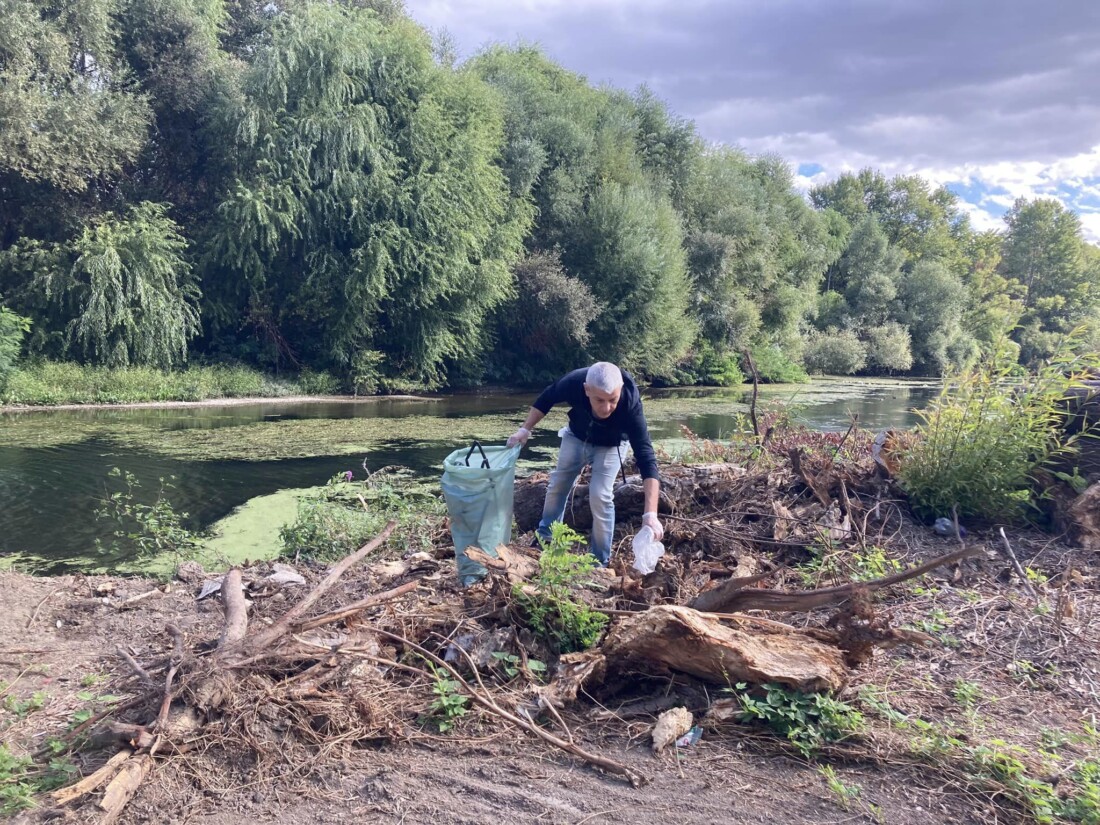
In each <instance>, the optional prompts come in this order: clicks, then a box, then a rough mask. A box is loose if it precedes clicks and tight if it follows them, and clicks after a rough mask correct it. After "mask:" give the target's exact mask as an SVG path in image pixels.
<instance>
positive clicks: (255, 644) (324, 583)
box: [247, 521, 397, 650]
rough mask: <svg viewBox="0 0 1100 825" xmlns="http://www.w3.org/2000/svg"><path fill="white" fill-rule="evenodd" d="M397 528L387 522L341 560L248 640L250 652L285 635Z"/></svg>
mask: <svg viewBox="0 0 1100 825" xmlns="http://www.w3.org/2000/svg"><path fill="white" fill-rule="evenodd" d="M396 526H397V522H396V521H391V522H389V523H388V524H387V525H386V527H385V529H383V530H382V532H381V533H379V534H378V535H377V536H375V537H374V538H373V539H371V540H370V541H369V542H367V543H366V544H364V545H363V546H362V547H360V548H359V549H358V550H356V551H355V552H354V553H352V554H351V555H350V556H347V557H346V558H344V559H342V560H341V561H340V563H339V564H337V565H336V566H335V567H333V568H332V569H331V570H329V572H328V575H327V576H325V578H324V579H322V580H321V582H320V584H318V585H317V586H316V587H315V588H313V590H311V591H310V592H309V593H307V594H306V597H305V598H304V599H302V600H301V601H300V602H298V604H296V605H294V607H292V608H291V609H290V610H288V611H287V612H286V613H285V614H284V615H283V617H282V618H281V619H279V621H277V622H276V623H275V624H273V625H272V626H271V627H269V628H267V629H266V630H261V631H260V632H259V633H257V634H256V635H255V636H253V637H252V638H251V639H249V640H248V642H247V644H248V647H249V649H250V650H255V649H257V648H262V647H267V646H268V645H269V644H271V643H272V642H273V641H275V640H276V639H278V638H279V637H281V636H284V635H286V634H287V633H288V632H289V631H290V628H291V626H292V625H294V624H296V623H297V622H298V620H299V619H300V618H301V616H302V615H303V614H304V613H305V612H306V611H307V610H309V608H311V607H312V606H313V605H314V604H316V602H317V600H318V599H320V598H321V597H322V596H323V595H325V593H326V592H327V591H328V589H329V588H330V587H332V586H333V585H334V584H336V582H337V581H338V580H339V579H340V577H341V576H343V575H344V573H346V572H347V571H348V568H350V567H352V566H353V565H356V564H358V563H359V562H361V561H362V560H363V559H365V558H366V557H367V556H369V555H370V554H371V553H373V552H374V551H375V550H376V549H377V548H378V547H379V546H381V545H382V543H383V542H385V541H386V539H388V538H389V537H390V533H392V532H393V530H394V528H395V527H396Z"/></svg>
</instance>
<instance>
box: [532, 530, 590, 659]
mask: <svg viewBox="0 0 1100 825" xmlns="http://www.w3.org/2000/svg"><path fill="white" fill-rule="evenodd" d="M585 543H586V542H585V540H584V537H582V536H581V535H580V534H579V533H577V532H576V531H574V530H573V529H572V528H570V527H567V526H566V525H564V524H562V523H560V522H555V523H554V524H553V525H551V527H550V541H549V542H546V543H544V544H543V547H542V554H541V555H540V556H539V572H538V574H537V575H536V576H535V578H534V580H533V581H532V582H531V583H532V584H533V585H534V593H533V594H528V593H525V592H524V590H523V589H522V587H520V586H519V585H517V586H516V587H515V588H514V589H513V591H512V595H513V598H515V600H516V604H517V605H518V606H519V608H520V610H521V612H522V613H523V616H524V618H525V620H526V622H527V624H528V626H530V628H531V629H532V630H534V631H535V632H536V633H538V634H539V635H540V636H542V637H543V638H544V639H546V640H547V641H548V642H550V643H551V644H553V645H555V646H556V647H557V648H558V650H559V651H560V652H562V653H569V652H573V651H577V650H585V649H587V648H589V647H591V646H592V645H594V644H595V643H596V642H597V641H599V638H600V635H601V634H602V633H603V630H604V627H605V626H606V625H607V616H605V615H604V614H603V613H598V612H596V611H595V610H592V609H591V608H590V607H588V605H586V604H584V603H583V602H581V601H579V600H578V599H577V598H576V596H575V595H574V591H575V590H576V589H578V588H580V587H583V586H584V585H585V584H587V583H588V582H589V580H590V579H591V574H592V571H593V569H595V567H596V564H597V562H596V560H595V559H594V558H593V557H592V556H591V555H590V554H589V553H580V554H578V553H573V552H572V549H573V547H574V546H576V545H580V546H583V545H584V544H585Z"/></svg>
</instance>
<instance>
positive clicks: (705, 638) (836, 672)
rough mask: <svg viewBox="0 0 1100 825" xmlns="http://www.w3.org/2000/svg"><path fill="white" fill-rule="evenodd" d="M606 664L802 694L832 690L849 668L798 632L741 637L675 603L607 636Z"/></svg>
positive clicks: (830, 651)
mask: <svg viewBox="0 0 1100 825" xmlns="http://www.w3.org/2000/svg"><path fill="white" fill-rule="evenodd" d="M600 652H601V653H602V654H603V656H604V657H606V659H607V662H608V665H610V666H615V667H618V666H619V665H620V664H625V663H627V662H629V661H639V660H641V661H646V662H656V663H659V664H661V665H664V666H665V667H667V668H669V669H670V670H674V671H678V672H681V673H687V674H690V675H692V676H695V677H697V678H699V679H704V680H706V681H708V682H714V683H716V684H728V683H729V682H731V681H733V682H736V681H746V682H753V683H755V684H762V683H765V682H776V683H778V684H781V685H785V686H787V687H790V688H793V689H795V690H801V691H836V690H839V689H840V688H841V687H843V686H844V684H845V682H846V681H847V678H848V669H847V667H846V666H845V663H844V655H843V653H842V652H841V651H840V650H838V649H837V648H835V647H833V646H831V645H827V644H825V643H823V642H819V641H817V640H816V639H813V638H810V637H809V636H806V635H804V634H800V633H781V634H775V635H769V634H766V633H761V632H759V631H758V632H754V633H745V632H744V631H741V630H738V629H737V628H732V627H727V626H725V625H722V624H721V623H719V622H718V621H716V620H714V619H708V618H706V617H704V616H702V615H701V614H699V613H698V612H697V611H695V610H692V609H691V608H687V607H681V606H679V605H663V606H660V607H653V608H650V609H649V610H647V611H645V612H644V613H639V614H638V615H637V616H636V617H631V618H628V619H626V620H624V621H622V622H620V623H619V624H618V625H616V626H615V627H614V628H612V630H611V632H610V633H608V636H607V639H606V640H605V641H604V643H603V645H602V646H601V647H600Z"/></svg>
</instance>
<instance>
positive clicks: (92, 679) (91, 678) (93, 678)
mask: <svg viewBox="0 0 1100 825" xmlns="http://www.w3.org/2000/svg"><path fill="white" fill-rule="evenodd" d="M106 679H107V677H106V676H105V675H103V674H102V673H85V674H84V675H83V676H81V677H80V686H81V687H86V688H87V687H95V686H96V685H98V684H100V683H101V682H103V681H105V680H106Z"/></svg>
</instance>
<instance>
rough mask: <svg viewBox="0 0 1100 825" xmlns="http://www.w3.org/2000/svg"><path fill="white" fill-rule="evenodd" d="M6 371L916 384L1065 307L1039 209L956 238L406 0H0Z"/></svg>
mask: <svg viewBox="0 0 1100 825" xmlns="http://www.w3.org/2000/svg"><path fill="white" fill-rule="evenodd" d="M0 19H2V20H3V21H4V26H3V27H2V31H0V366H3V365H5V364H6V365H8V367H10V364H11V363H12V362H13V361H14V359H15V358H16V357H17V356H21V357H30V358H49V359H57V360H69V361H78V362H81V363H87V364H92V365H105V366H122V365H132V364H142V365H152V366H157V367H161V368H173V367H176V366H179V365H181V364H183V363H184V362H186V361H188V360H192V361H194V360H200V361H204V362H218V361H234V362H240V363H246V364H252V365H255V366H258V367H261V368H263V369H266V370H274V371H302V370H312V371H328V372H331V373H333V374H334V375H336V376H338V377H339V378H340V379H341V381H343V382H344V384H345V385H346V386H347V387H349V388H353V387H354V388H355V389H357V390H359V391H368V392H369V391H376V390H393V389H401V388H409V387H444V386H460V385H470V384H476V383H479V382H485V381H489V382H517V381H519V382H538V381H542V380H545V379H546V378H547V377H549V376H552V375H554V374H555V373H558V372H560V371H562V370H564V369H567V368H570V367H573V366H576V365H578V364H582V363H584V362H586V361H588V360H591V359H594V358H602V359H609V360H615V361H618V362H620V363H622V364H623V365H625V366H627V367H629V368H631V369H633V370H635V371H636V372H638V373H639V374H641V375H642V376H645V377H646V378H648V379H650V380H653V381H657V382H665V383H689V384H690V383H710V384H730V383H736V382H739V381H741V380H743V377H744V366H745V365H744V362H743V360H742V358H743V354H745V353H751V354H752V355H753V356H754V359H753V360H754V363H756V364H757V366H758V368H759V369H760V371H761V372H762V373H763V375H764V377H765V378H766V379H770V380H791V379H797V378H799V377H801V376H804V375H805V372H804V370H809V371H814V372H832V373H875V374H908V373H914V374H922V375H938V374H941V373H943V372H945V371H947V370H950V369H951V368H953V367H956V366H960V365H963V364H965V363H967V362H969V361H971V360H972V359H974V358H975V357H976V356H977V355H978V354H979V353H980V352H981V351H982V350H983V348H989V347H990V346H992V345H993V342H995V341H997V340H998V339H1000V338H1002V337H1003V336H1004V335H1006V334H1008V335H1009V336H1010V337H1011V340H1012V341H1013V342H1014V343H1015V345H1016V346H1017V347H1018V349H1019V358H1020V360H1021V362H1022V363H1028V362H1031V361H1034V360H1037V359H1039V358H1041V357H1042V356H1043V355H1045V354H1047V353H1049V352H1051V351H1052V349H1053V348H1054V347H1055V346H1056V343H1057V341H1058V340H1059V339H1060V337H1061V336H1064V335H1065V334H1066V333H1067V332H1068V331H1069V330H1071V329H1073V328H1077V327H1080V326H1085V327H1086V335H1085V339H1086V341H1089V342H1091V345H1093V346H1095V345H1096V344H1097V341H1098V339H1100V250H1098V249H1097V248H1096V247H1094V246H1092V245H1090V244H1088V243H1086V242H1085V241H1084V240H1083V238H1082V232H1081V226H1080V222H1079V220H1078V218H1077V217H1076V216H1075V215H1074V214H1073V213H1072V212H1070V211H1067V210H1066V209H1064V208H1063V207H1062V206H1060V205H1059V204H1058V203H1057V202H1055V201H1052V200H1035V201H1026V200H1020V201H1018V202H1017V203H1016V204H1015V206H1014V207H1013V208H1012V209H1011V211H1010V212H1009V213H1008V215H1007V216H1006V219H1005V227H1004V230H1003V231H1001V232H976V231H974V230H973V228H972V227H971V226H970V224H969V222H968V220H967V218H966V215H965V213H964V212H963V211H962V210H961V209H960V206H959V204H958V201H957V199H956V197H955V196H954V195H953V194H951V193H950V192H949V191H947V190H946V189H944V188H937V189H934V188H932V187H931V186H930V185H929V184H928V183H927V182H926V181H924V180H922V179H921V178H919V177H916V176H908V177H897V178H893V179H889V178H887V177H885V176H884V175H882V174H879V173H877V172H874V171H871V170H865V171H863V172H860V173H859V174H850V175H844V176H842V177H841V178H839V179H838V180H836V181H835V182H833V183H830V184H827V185H825V186H821V187H818V188H816V189H814V190H813V191H812V192H811V193H810V197H809V200H808V201H807V199H806V198H804V197H803V196H802V195H800V194H799V192H798V191H797V190H796V189H795V188H794V185H793V178H792V174H791V171H790V169H789V168H788V167H787V165H786V164H785V163H784V162H783V161H782V160H781V159H779V158H776V157H770V156H764V157H753V156H750V155H747V154H745V153H744V152H741V151H739V150H736V149H732V148H728V147H721V146H713V145H708V144H707V143H706V142H704V141H703V140H702V139H701V138H700V137H699V136H698V135H697V134H696V132H695V129H694V126H693V124H692V123H691V122H689V121H687V120H684V119H682V118H679V117H677V116H675V115H674V114H672V113H671V112H670V111H669V110H668V108H667V107H666V106H665V104H664V103H663V102H662V101H660V100H659V99H657V98H656V97H654V95H653V94H652V93H650V92H649V91H647V90H645V89H641V90H639V91H637V92H634V93H627V92H623V91H620V90H617V89H611V88H602V87H600V88H597V87H594V86H592V85H591V84H589V83H588V82H586V80H585V79H584V78H583V77H580V76H578V75H576V74H574V73H572V72H570V71H567V70H566V69H564V68H562V67H561V66H559V65H557V64H555V63H554V62H553V61H552V60H550V59H549V58H547V57H546V56H545V55H544V54H542V53H541V52H540V51H539V50H538V49H536V48H533V47H526V46H519V47H504V46H493V47H490V48H488V49H487V50H485V51H484V52H482V53H481V54H479V55H478V56H476V57H474V58H472V59H470V60H468V61H466V62H464V63H462V64H460V65H459V64H457V62H456V61H455V59H454V56H453V53H452V51H451V50H450V48H449V47H448V44H447V42H446V39H445V38H437V39H436V40H435V41H433V38H432V37H431V35H429V34H428V33H427V32H426V31H424V30H423V29H422V28H420V27H419V26H418V25H417V24H416V23H415V22H413V21H412V20H411V19H410V18H409V17H408V16H407V15H406V14H405V13H404V10H403V9H402V7H401V6H400V3H398V2H395V1H394V0H354V2H342V3H329V2H317V0H279V1H278V2H271V0H70V1H69V2H66V3H60V4H59V3H56V2H46V0H0Z"/></svg>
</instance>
